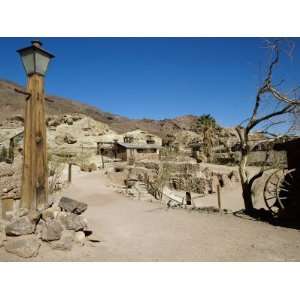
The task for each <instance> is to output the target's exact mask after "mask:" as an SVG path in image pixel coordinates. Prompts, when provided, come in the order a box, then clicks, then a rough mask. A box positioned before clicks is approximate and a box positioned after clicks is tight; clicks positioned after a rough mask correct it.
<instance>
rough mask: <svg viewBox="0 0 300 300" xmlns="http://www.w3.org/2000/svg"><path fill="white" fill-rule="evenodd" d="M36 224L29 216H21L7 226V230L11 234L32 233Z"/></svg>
mask: <svg viewBox="0 0 300 300" xmlns="http://www.w3.org/2000/svg"><path fill="white" fill-rule="evenodd" d="M34 229H35V226H34V224H33V223H32V222H31V221H30V219H29V218H28V217H21V218H19V219H17V220H16V221H14V222H12V223H10V224H8V225H7V226H6V227H5V232H6V234H7V235H9V236H18V235H25V234H31V233H33V232H34Z"/></svg>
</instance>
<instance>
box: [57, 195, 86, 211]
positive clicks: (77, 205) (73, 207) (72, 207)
mask: <svg viewBox="0 0 300 300" xmlns="http://www.w3.org/2000/svg"><path fill="white" fill-rule="evenodd" d="M58 206H59V207H60V208H61V209H62V210H64V211H68V212H71V213H74V214H78V215H80V214H82V213H83V212H84V211H85V210H86V209H87V204H86V203H83V202H79V201H77V200H74V199H71V198H67V197H62V198H61V199H60V201H59V203H58Z"/></svg>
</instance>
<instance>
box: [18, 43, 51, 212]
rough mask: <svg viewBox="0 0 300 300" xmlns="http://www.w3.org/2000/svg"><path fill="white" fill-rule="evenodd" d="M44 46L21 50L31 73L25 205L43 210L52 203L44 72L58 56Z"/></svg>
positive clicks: (28, 89)
mask: <svg viewBox="0 0 300 300" xmlns="http://www.w3.org/2000/svg"><path fill="white" fill-rule="evenodd" d="M41 46H42V43H41V42H39V41H33V42H32V45H31V46H30V47H27V48H23V49H20V50H18V51H17V52H19V54H20V56H21V59H22V62H23V65H24V68H25V71H26V75H27V91H26V92H24V94H27V98H26V105H25V118H24V158H23V173H22V189H21V194H22V195H21V207H23V208H28V209H29V210H41V209H43V208H45V206H46V205H47V203H48V160H47V135H46V122H45V96H44V76H45V73H46V71H47V67H48V64H49V62H50V59H51V58H53V57H54V56H53V55H52V54H50V53H48V52H47V51H45V50H44V49H42V48H41Z"/></svg>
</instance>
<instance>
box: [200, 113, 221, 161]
mask: <svg viewBox="0 0 300 300" xmlns="http://www.w3.org/2000/svg"><path fill="white" fill-rule="evenodd" d="M217 127H218V125H217V122H216V120H215V118H214V117H212V116H211V115H210V114H207V115H201V116H200V117H199V118H198V120H197V121H196V124H195V131H196V132H198V133H200V132H201V133H203V153H204V155H205V156H206V157H207V161H208V162H211V161H212V159H213V153H212V152H213V151H212V149H213V140H214V136H215V133H216V129H217Z"/></svg>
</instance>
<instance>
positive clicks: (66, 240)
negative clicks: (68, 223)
mask: <svg viewBox="0 0 300 300" xmlns="http://www.w3.org/2000/svg"><path fill="white" fill-rule="evenodd" d="M73 240H74V231H72V230H64V231H63V232H62V235H61V239H60V240H59V241H54V242H51V243H50V246H51V248H52V249H55V250H63V251H70V250H72V246H73Z"/></svg>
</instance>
